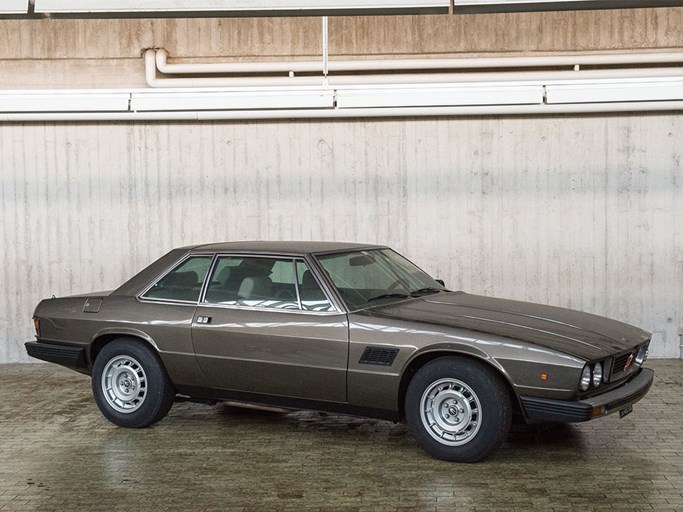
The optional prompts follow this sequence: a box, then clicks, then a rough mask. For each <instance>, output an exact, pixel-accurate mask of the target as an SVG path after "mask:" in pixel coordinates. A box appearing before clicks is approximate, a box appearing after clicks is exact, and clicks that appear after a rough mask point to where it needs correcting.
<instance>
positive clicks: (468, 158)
mask: <svg viewBox="0 0 683 512" xmlns="http://www.w3.org/2000/svg"><path fill="white" fill-rule="evenodd" d="M682 129H683V121H682V119H681V117H680V116H677V115H650V116H608V117H597V116H596V117H552V118H542V119H541V118H537V119H532V118H516V119H514V118H507V119H505V118H502V119H499V118H486V119H397V120H374V121H367V120H363V121H338V122H296V123H288V122H259V123H202V124H195V123H155V124H149V125H145V124H82V125H77V124H50V123H46V124H25V125H22V124H14V125H4V126H0V169H2V172H1V173H0V180H1V181H0V186H1V192H0V218H2V222H1V223H0V290H2V291H3V300H2V301H1V302H0V361H24V360H26V357H25V355H24V352H23V347H22V342H23V341H25V340H28V339H30V338H31V336H32V326H31V313H32V311H33V307H34V306H35V304H36V303H37V302H38V301H39V300H40V299H41V298H43V297H47V296H50V295H51V294H55V295H57V296H60V295H65V294H72V293H82V292H88V291H93V290H101V289H108V288H112V287H115V286H117V285H119V284H120V283H121V282H122V281H123V280H125V279H126V278H128V277H129V276H131V275H132V274H134V273H135V272H136V271H137V270H139V269H141V268H142V267H144V266H145V265H147V264H148V263H149V262H151V261H152V260H154V259H155V258H157V257H158V256H160V255H161V254H162V253H164V252H165V251H167V250H168V249H170V248H171V247H174V246H179V245H183V244H191V243H201V242H210V241H218V240H237V239H259V238H261V239H305V240H308V239H313V240H317V239H320V240H347V241H361V242H379V243H387V244H390V245H392V246H394V247H395V248H396V249H398V250H399V251H401V252H403V253H405V254H406V255H407V256H408V257H410V258H411V259H413V260H414V261H415V262H417V263H418V264H420V265H421V266H423V267H424V268H425V269H426V270H427V271H429V272H430V273H432V274H433V275H435V276H439V277H442V278H444V279H445V280H446V281H447V283H448V284H449V285H450V286H451V287H452V288H456V289H464V290H466V291H469V292H473V293H482V294H487V295H496V296H501V297H510V298H516V299H523V300H532V301H539V302H544V303H549V304H555V305H560V306H568V307H572V308H578V309H583V310H586V311H590V312H594V313H598V314H602V315H607V316H610V317H614V318H617V319H620V320H625V321H628V322H631V323H634V324H636V325H639V326H641V327H643V328H645V329H649V330H651V331H654V338H653V344H652V354H653V355H654V356H659V357H675V356H676V355H677V353H678V338H677V333H678V329H679V327H682V326H683V311H682V309H681V304H683V233H682V231H681V229H682V226H683V208H681V204H683V180H681V170H682V165H683V164H682V163H681V151H682V150H681V144H680V140H681V139H680V134H681V132H682Z"/></svg>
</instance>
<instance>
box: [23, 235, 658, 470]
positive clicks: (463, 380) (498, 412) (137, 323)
mask: <svg viewBox="0 0 683 512" xmlns="http://www.w3.org/2000/svg"><path fill="white" fill-rule="evenodd" d="M34 321H35V328H36V338H37V341H35V342H28V343H26V350H27V352H28V354H29V355H31V356H33V357H35V358H38V359H42V360H45V361H51V362H54V363H58V364H61V365H64V366H67V367H69V368H73V369H75V370H77V371H80V372H83V373H86V374H89V375H92V389H93V393H94V395H95V400H96V402H97V405H98V406H99V408H100V410H101V411H102V413H103V414H104V416H106V417H107V418H108V419H109V420H110V421H111V422H113V423H115V424H117V425H121V426H124V427H145V426H147V425H151V424H153V423H155V422H157V421H159V420H160V419H162V418H163V417H164V416H165V415H166V414H167V413H168V411H169V409H170V408H171V405H172V404H173V402H174V400H175V399H176V398H177V395H178V398H181V399H182V398H184V399H196V400H231V401H241V402H246V403H256V404H265V405H277V406H280V407H286V408H292V409H312V410H319V411H333V412H344V413H349V414H354V415H360V416H369V417H376V418H385V419H390V420H401V419H403V418H405V419H406V421H407V423H408V426H409V428H410V431H411V432H412V434H413V436H414V437H415V438H416V440H417V442H418V444H419V445H420V446H421V447H422V448H424V450H426V451H427V452H428V453H429V454H431V455H432V456H434V457H436V458H439V459H444V460H454V461H463V462H473V461H477V460H480V459H482V458H483V457H485V456H486V455H488V454H489V453H491V451H492V450H493V449H494V448H496V446H498V445H499V444H500V442H501V441H502V440H503V439H504V438H505V436H506V435H507V433H508V430H509V428H510V424H511V420H512V418H513V415H515V416H516V417H518V418H519V419H523V420H526V421H544V422H545V421H548V422H579V421H586V420H591V419H594V418H598V417H601V416H604V415H606V414H610V413H613V412H616V411H619V412H620V413H621V415H622V416H623V415H625V414H627V413H628V412H630V411H631V410H632V404H633V403H635V402H637V401H638V400H639V399H641V398H642V397H643V396H644V395H645V394H646V393H647V391H648V390H649V388H650V386H651V384H652V380H653V376H654V373H653V372H652V371H651V370H649V369H645V368H642V367H641V366H642V364H643V362H644V361H645V359H646V357H647V351H648V344H649V341H650V336H649V334H648V333H647V332H645V331H642V330H640V329H638V328H636V327H632V326H630V325H626V324H623V323H620V322H617V321H614V320H609V319H607V318H602V317H599V316H594V315H590V314H587V313H581V312H577V311H572V310H569V309H562V308H556V307H550V306H542V305H537V304H531V303H524V302H516V301H510V300H501V299H493V298H489V297H482V296H477V295H469V294H467V293H464V292H461V291H450V290H448V289H446V287H445V286H444V285H443V282H441V281H437V280H435V279H432V278H431V277H430V276H428V275H427V274H426V273H424V272H423V271H422V270H420V269H419V268H418V267H416V266H415V265H413V264H412V263H411V262H409V261H408V260H406V259H405V258H404V257H403V256H401V255H399V254H397V253H396V252H394V251H393V250H391V249H389V248H388V247H383V246H375V245H360V244H346V243H326V242H234V243H220V244H211V245H198V246H193V247H184V248H181V249H175V250H173V251H171V252H169V253H168V254H166V255H165V256H163V257H162V258H161V259H159V260H158V261H156V262H154V263H152V264H151V265H150V266H149V267H147V268H146V269H144V270H143V271H142V272H140V273H139V274H138V275H136V276H135V277H133V278H132V279H130V280H129V281H128V282H126V283H125V284H123V285H122V286H121V287H120V288H118V289H116V290H114V291H111V292H103V293H92V294H87V295H78V296H72V297H63V298H52V299H46V300H43V301H41V302H40V304H38V306H37V307H36V310H35V313H34Z"/></svg>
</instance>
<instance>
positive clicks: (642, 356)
mask: <svg viewBox="0 0 683 512" xmlns="http://www.w3.org/2000/svg"><path fill="white" fill-rule="evenodd" d="M646 359H647V347H640V350H639V351H638V354H637V355H636V364H637V365H639V366H640V365H641V364H643V363H644V362H645V360H646Z"/></svg>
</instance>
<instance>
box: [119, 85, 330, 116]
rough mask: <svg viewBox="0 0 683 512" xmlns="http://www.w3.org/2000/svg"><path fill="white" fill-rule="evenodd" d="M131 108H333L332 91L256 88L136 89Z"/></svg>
mask: <svg viewBox="0 0 683 512" xmlns="http://www.w3.org/2000/svg"><path fill="white" fill-rule="evenodd" d="M130 107H131V110H133V111H138V112H146V111H162V110H168V111H178V110H250V109H253V110H267V109H291V108H301V109H308V108H332V107H334V91H332V90H322V89H318V90H309V91H288V90H254V91H239V92H233V91H217V92H213V91H196V92H195V91H192V92H176V91H173V92H158V91H151V92H134V93H132V95H131V104H130Z"/></svg>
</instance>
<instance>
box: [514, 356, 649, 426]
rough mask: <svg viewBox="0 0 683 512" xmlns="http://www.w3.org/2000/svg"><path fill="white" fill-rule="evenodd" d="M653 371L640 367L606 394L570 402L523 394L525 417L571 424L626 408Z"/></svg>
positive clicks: (641, 393)
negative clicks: (630, 376) (621, 383)
mask: <svg viewBox="0 0 683 512" xmlns="http://www.w3.org/2000/svg"><path fill="white" fill-rule="evenodd" d="M654 376H655V372H653V371H652V370H650V369H648V368H641V369H640V371H639V372H638V373H636V374H635V375H634V376H633V377H632V378H630V379H629V380H628V381H626V382H625V383H624V384H623V385H621V386H619V387H618V388H615V389H613V390H611V391H608V392H606V393H603V394H600V395H595V396H592V397H590V398H586V399H584V400H578V401H575V402H570V401H567V400H552V399H549V398H538V397H535V396H522V397H520V399H521V401H522V407H524V411H525V412H526V417H527V418H529V419H531V420H537V421H550V422H559V423H574V422H580V421H588V420H592V419H595V418H599V417H601V416H605V415H607V414H611V413H613V412H617V411H620V410H622V409H625V408H626V407H628V406H629V405H633V404H635V403H636V402H637V401H638V400H640V399H641V398H643V397H644V396H645V395H646V394H647V392H648V391H649V390H650V386H652V381H653V379H654Z"/></svg>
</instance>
